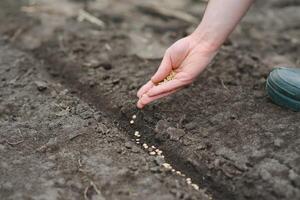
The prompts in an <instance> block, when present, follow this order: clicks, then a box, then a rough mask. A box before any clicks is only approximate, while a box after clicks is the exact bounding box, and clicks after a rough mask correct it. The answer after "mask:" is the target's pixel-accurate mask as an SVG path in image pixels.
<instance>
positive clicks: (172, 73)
mask: <svg viewBox="0 0 300 200" xmlns="http://www.w3.org/2000/svg"><path fill="white" fill-rule="evenodd" d="M175 75H176V73H175V72H174V71H171V73H170V74H169V75H168V76H167V77H166V78H165V79H164V80H163V81H161V82H160V83H158V85H161V84H163V83H166V82H168V81H171V80H173V79H174V78H175Z"/></svg>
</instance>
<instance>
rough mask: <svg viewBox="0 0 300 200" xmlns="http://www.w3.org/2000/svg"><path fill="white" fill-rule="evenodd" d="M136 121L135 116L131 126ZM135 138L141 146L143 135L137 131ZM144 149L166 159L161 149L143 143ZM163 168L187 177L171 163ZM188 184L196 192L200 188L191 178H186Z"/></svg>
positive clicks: (165, 164) (152, 154)
mask: <svg viewBox="0 0 300 200" xmlns="http://www.w3.org/2000/svg"><path fill="white" fill-rule="evenodd" d="M135 119H136V115H133V116H132V119H131V120H130V124H134V120H135ZM134 136H135V143H136V144H141V139H140V137H141V134H140V132H139V131H135V132H134ZM142 147H143V148H144V149H145V150H147V151H148V152H149V154H150V155H151V156H160V157H161V158H164V157H165V156H164V155H163V152H162V151H161V150H160V149H158V148H156V147H155V146H153V145H152V146H148V144H146V143H143V144H142ZM162 167H164V168H165V169H167V170H170V171H172V172H173V173H175V174H177V175H179V176H182V177H186V175H185V174H184V173H182V172H180V171H177V170H175V169H174V168H173V167H172V166H171V165H170V164H169V163H163V164H162ZM186 183H187V184H188V185H191V186H192V187H193V188H194V189H195V190H199V186H198V185H197V184H195V183H193V182H192V179H191V178H186Z"/></svg>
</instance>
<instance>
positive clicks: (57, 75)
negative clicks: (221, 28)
mask: <svg viewBox="0 0 300 200" xmlns="http://www.w3.org/2000/svg"><path fill="white" fill-rule="evenodd" d="M205 5H206V3H205V2H203V1H196V0H189V1H176V3H175V1H171V0H160V1H151V4H150V2H147V1H145V2H141V1H138V0H126V1H117V0H110V1H108V0H107V1H106V0H95V1H79V0H77V1H67V0H64V1H61V0H60V1H59V0H53V1H49V0H48V1H47V0H39V1H35V3H33V2H31V1H29V2H28V1H18V0H2V1H1V2H0V38H1V39H0V91H1V92H0V124H1V129H0V136H1V138H0V155H1V158H2V159H1V161H0V166H1V168H0V177H1V178H0V197H1V199H162V200H163V199H205V200H206V199H217V200H218V199H222V200H223V199H225V200H226V199H228V200H229V199H230V200H232V199H270V200H273V199H274V200H279V199H289V200H291V199H292V200H293V199H295V200H296V199H299V198H300V167H299V166H300V148H299V147H300V122H299V121H300V113H296V112H293V111H290V110H287V109H284V108H281V107H278V106H277V105H275V104H273V103H272V102H271V101H270V100H269V98H268V97H267V95H266V93H265V79H266V77H267V75H268V73H269V72H270V70H272V68H273V67H275V66H276V65H286V66H300V58H299V55H300V26H299V21H300V3H299V2H298V1H295V0H294V1H293V0H288V1H284V2H283V1H280V0H269V1H256V3H255V4H254V6H253V7H252V9H251V10H250V11H249V13H248V15H247V16H246V17H245V18H244V20H243V21H242V23H241V25H239V26H238V28H237V29H236V30H235V32H234V33H233V34H232V36H231V37H230V38H229V39H228V41H226V43H225V45H224V47H223V48H222V49H221V51H220V52H219V54H218V55H217V57H216V59H215V60H214V61H213V62H212V63H211V65H210V66H209V67H208V68H207V70H206V71H205V72H204V73H203V74H201V76H200V77H199V79H198V80H197V81H196V82H195V83H194V84H193V85H191V86H190V87H188V88H186V89H184V90H183V91H181V92H180V93H177V94H175V95H172V96H170V97H168V98H165V99H163V100H160V101H159V102H156V103H154V104H151V105H149V106H147V107H146V108H145V109H143V110H137V108H136V107H135V103H136V101H137V98H136V92H137V90H138V88H139V87H140V86H141V85H142V84H144V83H145V82H146V81H147V80H148V79H149V77H151V75H152V74H153V73H154V72H155V70H156V68H157V66H158V65H159V63H160V59H161V57H162V55H163V52H164V51H165V49H166V48H167V47H168V45H170V44H172V43H173V42H174V41H176V40H177V39H179V38H181V37H183V36H185V35H187V34H189V33H190V32H191V31H192V30H193V29H194V28H195V27H196V26H197V20H198V21H200V19H201V15H202V14H203V11H204V9H205ZM82 10H85V11H87V13H86V12H84V11H82ZM166 10H167V11H168V10H171V11H172V12H171V13H179V14H178V15H176V16H174V15H171V14H170V12H167V11H166ZM173 10H176V12H174V11H173ZM79 13H80V14H79ZM86 14H88V17H87V16H86ZM91 17H92V20H91ZM93 17H96V18H97V19H100V20H101V21H99V20H98V21H96V22H95V18H93ZM134 114H136V115H137V118H136V120H135V123H134V124H130V123H129V121H130V120H131V117H132V115H134ZM135 131H139V132H140V134H141V137H140V138H138V139H140V141H137V140H136V137H135V136H134V132H135ZM143 143H146V144H148V145H149V146H152V145H154V146H155V147H156V148H159V149H160V150H162V152H163V155H164V157H162V156H157V155H155V156H153V155H149V152H148V151H149V149H147V150H145V149H144V148H143V147H142V144H143ZM164 163H170V164H171V165H172V167H173V168H174V169H175V170H176V171H177V170H178V171H180V172H181V173H183V174H185V177H183V176H182V175H178V174H176V172H175V173H174V172H172V171H170V170H168V169H166V168H165V167H163V164H164ZM187 177H190V178H191V179H192V182H193V183H195V184H197V185H198V186H199V187H200V189H198V190H196V189H195V187H193V186H192V185H191V184H187V183H186V178H187Z"/></svg>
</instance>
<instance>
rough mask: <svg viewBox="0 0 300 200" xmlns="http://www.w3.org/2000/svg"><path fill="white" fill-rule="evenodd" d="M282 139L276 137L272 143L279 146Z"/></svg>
mask: <svg viewBox="0 0 300 200" xmlns="http://www.w3.org/2000/svg"><path fill="white" fill-rule="evenodd" d="M283 142H284V141H283V140H282V139H280V138H276V139H275V140H274V145H275V146H276V147H280V146H281V145H282V144H283Z"/></svg>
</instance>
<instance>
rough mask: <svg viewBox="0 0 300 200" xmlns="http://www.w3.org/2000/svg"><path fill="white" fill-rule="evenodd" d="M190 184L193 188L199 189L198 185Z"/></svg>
mask: <svg viewBox="0 0 300 200" xmlns="http://www.w3.org/2000/svg"><path fill="white" fill-rule="evenodd" d="M191 186H192V187H193V188H194V189H195V190H199V186H198V185H196V184H194V183H193V184H191Z"/></svg>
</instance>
